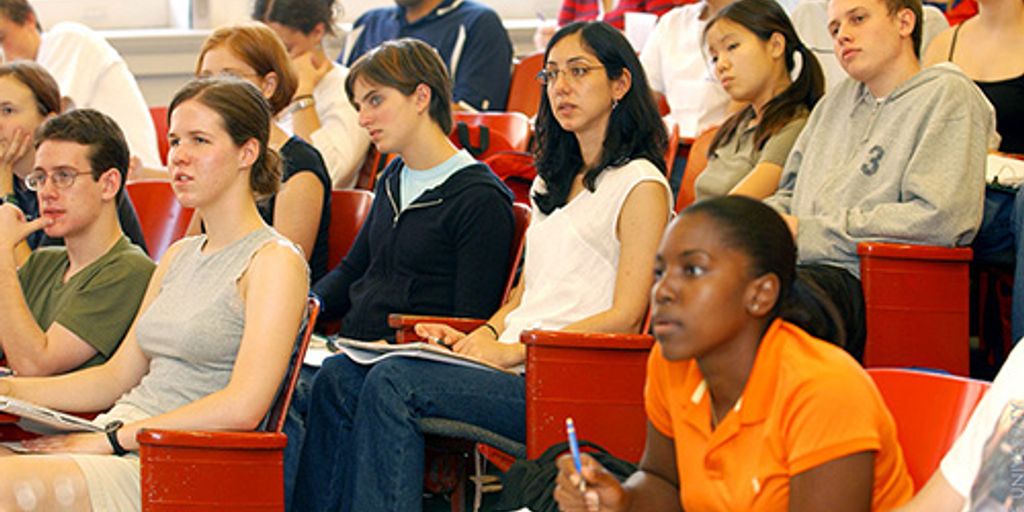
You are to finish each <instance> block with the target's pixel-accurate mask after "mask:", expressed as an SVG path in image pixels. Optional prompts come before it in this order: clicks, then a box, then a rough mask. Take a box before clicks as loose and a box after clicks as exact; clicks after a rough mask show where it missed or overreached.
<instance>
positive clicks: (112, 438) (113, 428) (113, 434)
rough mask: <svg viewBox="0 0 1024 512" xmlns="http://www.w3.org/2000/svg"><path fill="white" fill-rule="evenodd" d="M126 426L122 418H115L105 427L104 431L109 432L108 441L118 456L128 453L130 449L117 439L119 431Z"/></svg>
mask: <svg viewBox="0 0 1024 512" xmlns="http://www.w3.org/2000/svg"><path fill="white" fill-rule="evenodd" d="M123 426H124V422H123V421H121V420H114V421H111V422H110V423H107V426H106V427H104V428H103V431H104V432H106V433H107V441H109V442H110V447H111V448H113V449H114V455H117V456H118V457H121V456H124V455H128V450H125V449H124V446H121V442H120V441H118V440H117V431H118V430H121V427H123Z"/></svg>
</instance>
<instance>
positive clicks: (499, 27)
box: [338, 0, 513, 111]
mask: <svg viewBox="0 0 1024 512" xmlns="http://www.w3.org/2000/svg"><path fill="white" fill-rule="evenodd" d="M401 37H411V38H414V39H419V40H421V41H423V42H425V43H427V44H429V45H430V46H433V47H434V49H436V50H437V51H438V53H440V54H441V60H443V61H444V63H445V66H447V67H448V75H449V76H451V77H452V82H454V88H453V89H452V99H453V100H454V101H455V104H456V106H457V107H458V108H460V109H464V110H471V109H472V110H499V111H500V110H505V102H506V101H507V100H508V86H509V82H510V81H511V80H512V56H513V54H512V41H511V39H509V36H508V32H507V31H506V30H505V26H504V25H503V24H502V22H501V18H499V17H498V13H496V12H494V10H493V9H491V8H490V7H488V6H486V5H483V4H481V3H478V2H476V1H474V0H395V6H394V7H379V8H377V9H371V10H369V11H367V12H365V13H364V14H363V15H362V16H360V17H359V19H357V20H356V22H355V23H354V24H353V26H352V32H351V33H349V35H348V37H347V38H346V39H347V42H346V44H345V49H344V50H343V51H342V53H341V55H340V56H339V57H338V62H341V63H345V64H348V65H349V66H351V65H352V64H353V63H354V62H355V61H356V59H358V58H359V57H361V56H362V55H363V54H364V53H366V52H368V51H370V50H371V49H373V48H375V47H377V46H379V45H380V44H381V43H383V42H384V41H389V40H393V39H398V38H401Z"/></svg>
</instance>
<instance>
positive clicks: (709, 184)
mask: <svg viewBox="0 0 1024 512" xmlns="http://www.w3.org/2000/svg"><path fill="white" fill-rule="evenodd" d="M704 41H705V44H706V45H707V49H708V53H709V54H710V57H711V63H712V65H713V66H714V70H715V76H716V77H717V78H718V80H719V81H720V82H721V83H722V87H724V88H725V91H726V92H727V93H729V96H730V97H732V99H733V101H735V102H737V103H741V104H746V105H747V106H746V107H745V108H744V109H743V110H740V111H739V112H737V113H735V114H733V115H732V116H730V117H729V118H728V119H727V120H726V121H725V123H723V124H722V127H721V128H719V130H718V133H716V134H715V137H714V138H713V139H712V140H711V145H710V147H709V148H708V166H707V168H706V169H705V170H704V172H702V173H701V174H700V176H698V177H697V181H696V184H695V192H696V196H697V199H698V200H700V199H704V198H708V197H714V196H721V195H725V194H742V195H745V196H750V197H753V198H755V199H764V198H765V197H768V196H770V195H772V194H773V193H774V192H775V190H776V189H777V188H778V187H779V177H780V176H782V166H783V165H785V163H786V157H788V156H789V150H790V149H791V148H792V147H793V143H795V142H796V138H797V136H799V135H800V132H801V131H802V130H803V127H804V123H806V122H807V116H808V115H810V113H811V109H812V108H814V104H815V103H817V102H818V99H819V98H821V96H822V94H824V91H825V81H824V77H823V75H822V72H821V66H820V65H819V64H818V59H817V58H816V57H815V56H814V54H813V53H812V52H811V51H810V50H808V49H807V48H806V47H805V46H804V45H803V43H801V42H800V38H799V37H797V34H796V30H795V29H794V28H793V24H792V23H791V22H790V21H789V17H787V16H786V12H785V11H783V10H782V7H780V6H779V4H777V3H776V2H775V1H774V0H740V1H738V2H736V3H733V4H730V5H729V6H728V7H726V8H725V9H722V10H721V11H720V12H719V13H718V14H717V15H716V16H715V17H714V18H712V19H711V21H709V22H708V24H707V26H706V27H705V28H704ZM798 63H799V69H800V74H799V75H797V77H796V79H793V78H791V74H792V73H793V71H794V69H795V68H796V67H797V64H798Z"/></svg>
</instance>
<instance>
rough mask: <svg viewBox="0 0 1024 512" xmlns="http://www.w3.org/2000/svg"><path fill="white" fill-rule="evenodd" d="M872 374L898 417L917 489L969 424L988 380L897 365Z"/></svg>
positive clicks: (897, 421)
mask: <svg viewBox="0 0 1024 512" xmlns="http://www.w3.org/2000/svg"><path fill="white" fill-rule="evenodd" d="M868 374H870V375H871V378H872V379H874V381H875V385H876V386H878V390H879V391H880V392H881V393H882V398H883V399H884V400H885V405H886V406H888V408H889V411H891V412H892V415H893V418H894V419H895V420H896V430H897V436H898V437H899V441H900V447H901V448H903V458H904V460H906V463H907V469H908V470H909V471H910V478H911V479H913V480H914V491H915V492H916V491H918V490H920V489H921V487H923V486H924V484H925V483H926V482H927V481H928V479H929V478H931V476H932V473H934V472H935V470H936V469H937V468H938V467H939V463H940V462H941V461H942V457H943V456H945V454H946V451H948V450H949V448H950V447H951V446H952V445H953V441H955V440H956V438H957V436H959V435H960V432H962V431H963V429H964V427H966V426H967V420H968V419H970V417H971V413H972V412H973V411H974V407H975V406H976V405H977V404H978V402H979V401H980V400H981V397H982V395H984V394H985V391H986V390H988V387H989V383H988V382H984V381H980V380H972V379H965V378H962V377H954V376H951V375H942V374H937V373H930V372H920V371H914V370H905V369H895V368H871V369H868Z"/></svg>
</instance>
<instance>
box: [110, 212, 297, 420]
mask: <svg viewBox="0 0 1024 512" xmlns="http://www.w3.org/2000/svg"><path fill="white" fill-rule="evenodd" d="M273 240H285V239H284V238H283V237H282V236H281V235H279V234H278V233H277V232H276V231H274V230H273V229H272V228H269V227H264V228H261V229H257V230H255V231H253V232H251V233H249V234H248V235H246V236H244V237H242V238H241V239H239V240H237V241H235V242H234V243H232V244H231V245H229V246H227V247H224V248H223V249H220V250H219V251H216V252H212V253H209V254H202V253H201V252H200V249H202V247H203V245H204V244H205V243H206V236H205V235H200V236H196V237H192V238H188V239H186V240H185V241H184V242H183V246H182V247H181V250H180V251H179V252H178V254H177V256H175V258H174V260H173V261H172V262H171V263H170V266H169V267H168V268H167V272H166V273H165V274H164V278H163V283H162V284H161V286H160V291H159V293H158V294H157V296H156V298H155V299H153V302H152V304H150V305H149V308H148V309H146V311H145V312H144V313H143V314H142V315H141V316H140V317H139V319H138V323H137V325H136V327H135V336H136V339H137V340H138V342H139V347H140V348H141V349H142V352H143V353H144V354H146V356H147V357H148V358H149V373H147V374H146V375H145V376H144V377H143V378H142V381H140V382H139V384H138V385H137V386H136V387H135V388H133V389H132V390H131V391H129V392H128V393H127V394H125V395H124V396H123V397H121V399H120V400H118V403H119V404H122V403H123V404H128V405H131V406H134V407H137V408H139V409H141V410H143V411H145V412H146V413H149V414H151V415H154V416H155V415H157V414H162V413H164V412H167V411H170V410H173V409H176V408H178V407H181V406H183V405H186V404H188V403H191V402H194V401H196V400H198V399H200V398H202V397H204V396H206V395H209V394H210V393H213V392H214V391H217V390H220V389H223V388H224V387H225V386H227V383H228V380H229V378H230V377H231V370H232V369H233V368H234V365H235V358H236V357H237V355H238V347H239V345H240V344H241V341H242V329H243V327H244V324H245V310H244V309H245V308H244V304H243V302H242V297H241V296H240V295H239V294H238V285H237V282H238V280H239V278H241V277H242V274H244V273H245V270H246V269H247V268H249V262H250V261H251V260H252V257H253V255H254V254H255V253H256V251H257V250H259V249H260V248H261V247H263V246H264V245H265V244H266V243H268V242H271V241H273ZM289 243H290V242H289Z"/></svg>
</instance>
